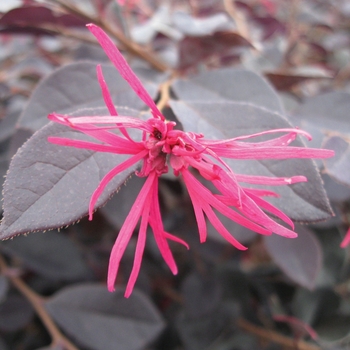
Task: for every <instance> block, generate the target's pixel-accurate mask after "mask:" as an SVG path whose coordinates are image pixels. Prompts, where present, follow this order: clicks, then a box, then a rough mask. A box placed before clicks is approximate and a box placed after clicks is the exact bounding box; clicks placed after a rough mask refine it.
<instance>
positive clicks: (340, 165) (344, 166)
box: [325, 136, 350, 186]
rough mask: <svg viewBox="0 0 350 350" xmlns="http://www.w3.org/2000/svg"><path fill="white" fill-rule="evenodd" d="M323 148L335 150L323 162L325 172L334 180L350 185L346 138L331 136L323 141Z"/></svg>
mask: <svg viewBox="0 0 350 350" xmlns="http://www.w3.org/2000/svg"><path fill="white" fill-rule="evenodd" d="M325 148H329V149H332V150H334V151H335V156H334V157H333V158H331V159H327V161H326V162H325V165H326V171H327V173H328V174H329V175H330V176H332V177H333V178H334V179H335V180H336V181H339V182H340V183H342V184H344V185H347V186H350V145H349V141H348V140H347V139H344V138H342V137H339V136H333V137H330V138H329V139H327V141H326V142H325Z"/></svg>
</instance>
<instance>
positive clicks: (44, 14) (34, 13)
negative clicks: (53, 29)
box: [0, 6, 86, 27]
mask: <svg viewBox="0 0 350 350" xmlns="http://www.w3.org/2000/svg"><path fill="white" fill-rule="evenodd" d="M43 24H44V25H45V24H50V25H61V26H64V27H83V26H85V24H86V21H83V20H82V19H81V18H79V17H76V16H73V15H71V14H64V13H55V12H54V11H52V10H51V9H49V8H47V7H44V6H22V7H19V8H16V9H13V10H10V11H9V12H7V13H5V14H4V15H3V16H2V17H1V19H0V27H2V26H4V27H8V26H18V25H20V26H24V27H27V26H40V25H43Z"/></svg>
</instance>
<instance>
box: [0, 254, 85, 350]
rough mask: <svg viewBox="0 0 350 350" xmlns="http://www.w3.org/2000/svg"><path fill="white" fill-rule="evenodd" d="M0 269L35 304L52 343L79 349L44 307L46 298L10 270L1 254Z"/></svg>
mask: <svg viewBox="0 0 350 350" xmlns="http://www.w3.org/2000/svg"><path fill="white" fill-rule="evenodd" d="M0 270H1V272H2V274H3V275H4V276H6V277H7V278H8V279H9V280H10V281H11V282H12V284H13V285H14V286H15V287H16V288H17V289H18V291H20V292H21V293H22V294H23V296H24V297H26V298H27V299H28V301H29V302H30V303H31V305H32V306H33V308H34V310H35V311H36V313H37V315H38V316H39V318H40V319H41V321H42V323H43V324H44V326H45V328H46V329H47V331H48V332H49V334H50V336H51V339H52V345H63V346H64V348H65V349H66V350H79V349H78V348H77V347H76V346H75V345H74V344H72V343H71V342H70V341H69V340H68V339H67V338H66V337H65V336H64V335H63V334H62V333H61V331H60V330H59V329H58V327H57V326H56V324H55V322H54V321H53V320H52V318H51V316H50V315H49V314H48V312H47V311H46V310H45V308H44V303H45V299H44V298H43V297H42V296H41V295H39V294H37V293H36V292H34V291H33V290H32V289H31V288H30V287H28V286H27V285H26V284H25V283H24V282H23V280H22V279H21V278H20V277H17V276H15V275H14V274H13V272H11V271H10V268H9V267H8V266H7V264H6V262H5V260H4V259H3V258H2V257H1V256H0Z"/></svg>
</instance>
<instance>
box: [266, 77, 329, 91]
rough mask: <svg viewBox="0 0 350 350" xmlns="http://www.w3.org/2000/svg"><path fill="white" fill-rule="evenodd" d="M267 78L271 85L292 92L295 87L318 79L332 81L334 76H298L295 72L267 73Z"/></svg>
mask: <svg viewBox="0 0 350 350" xmlns="http://www.w3.org/2000/svg"><path fill="white" fill-rule="evenodd" d="M265 76H266V77H267V79H269V81H270V82H271V84H272V85H273V86H274V87H275V88H276V89H277V90H280V91H290V90H291V88H292V87H294V86H295V85H297V84H299V83H302V82H305V81H308V80H317V79H331V78H332V76H331V75H329V74H327V75H325V74H322V73H321V72H319V73H316V72H315V73H314V74H313V73H312V72H310V74H307V73H306V74H298V73H296V72H295V73H294V72H271V73H265Z"/></svg>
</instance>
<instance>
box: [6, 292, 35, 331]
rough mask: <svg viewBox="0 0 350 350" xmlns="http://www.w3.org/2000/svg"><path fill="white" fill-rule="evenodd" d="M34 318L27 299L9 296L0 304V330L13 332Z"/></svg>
mask: <svg viewBox="0 0 350 350" xmlns="http://www.w3.org/2000/svg"><path fill="white" fill-rule="evenodd" d="M33 316H34V310H33V308H32V306H31V305H30V304H29V302H28V301H27V299H24V297H22V296H20V295H12V294H10V295H9V296H8V297H7V298H6V300H5V301H4V302H3V303H1V304H0V329H1V330H2V331H4V332H15V331H18V330H20V329H21V328H23V327H24V326H26V325H27V324H28V323H29V322H30V321H31V319H32V318H33Z"/></svg>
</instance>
